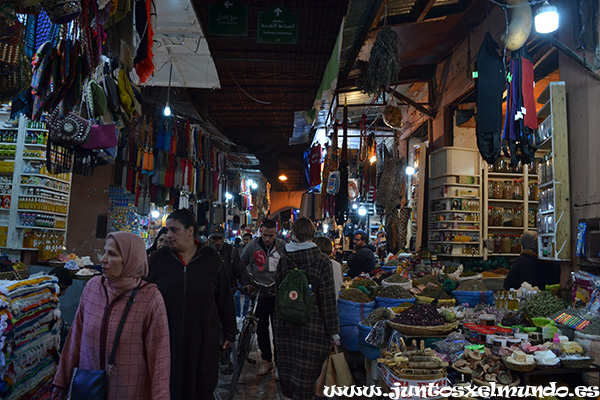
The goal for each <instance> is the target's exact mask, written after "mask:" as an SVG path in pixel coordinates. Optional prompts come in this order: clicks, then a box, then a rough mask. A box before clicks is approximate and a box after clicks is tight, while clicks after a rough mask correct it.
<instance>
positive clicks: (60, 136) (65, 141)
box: [48, 107, 92, 147]
mask: <svg viewBox="0 0 600 400" xmlns="http://www.w3.org/2000/svg"><path fill="white" fill-rule="evenodd" d="M58 113H59V107H57V108H56V109H55V110H54V112H53V113H52V114H51V115H50V118H49V119H48V123H49V126H50V140H52V141H53V142H54V143H57V144H59V145H61V146H66V147H73V146H81V145H84V144H86V143H87V142H89V140H90V129H91V128H92V124H91V123H90V121H88V120H87V119H84V118H81V117H80V116H79V115H77V114H75V113H72V112H69V113H68V114H67V115H66V116H64V117H63V118H60V117H59V116H58Z"/></svg>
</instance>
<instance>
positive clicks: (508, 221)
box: [502, 207, 513, 226]
mask: <svg viewBox="0 0 600 400" xmlns="http://www.w3.org/2000/svg"><path fill="white" fill-rule="evenodd" d="M512 214H513V210H512V208H508V207H507V208H505V209H504V212H503V213H502V226H513V216H512Z"/></svg>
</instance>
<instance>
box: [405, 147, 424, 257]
mask: <svg viewBox="0 0 600 400" xmlns="http://www.w3.org/2000/svg"><path fill="white" fill-rule="evenodd" d="M409 148H410V149H411V151H410V153H409V162H410V165H413V166H414V168H415V173H414V174H413V175H412V176H411V177H410V179H409V182H410V186H409V187H410V190H409V191H408V192H409V198H408V200H409V204H410V207H411V220H413V221H414V226H413V225H411V226H410V227H409V229H410V231H409V232H408V235H407V237H409V238H410V239H409V247H410V245H411V244H414V247H415V248H414V250H418V249H419V248H421V246H422V243H423V236H424V227H425V226H426V221H425V220H424V215H425V211H426V205H425V204H424V199H425V178H426V176H425V171H426V168H425V163H426V162H427V145H426V144H425V143H422V142H420V141H417V142H416V143H411V146H410V147H409ZM411 240H412V241H411Z"/></svg>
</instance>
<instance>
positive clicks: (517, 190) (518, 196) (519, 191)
mask: <svg viewBox="0 0 600 400" xmlns="http://www.w3.org/2000/svg"><path fill="white" fill-rule="evenodd" d="M513 185H514V193H513V199H515V200H523V181H514V182H513Z"/></svg>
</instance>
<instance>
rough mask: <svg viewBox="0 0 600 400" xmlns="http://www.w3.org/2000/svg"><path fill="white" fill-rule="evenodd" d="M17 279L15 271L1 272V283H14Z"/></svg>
mask: <svg viewBox="0 0 600 400" xmlns="http://www.w3.org/2000/svg"><path fill="white" fill-rule="evenodd" d="M15 279H17V278H16V277H15V271H8V272H0V281H14V280H15Z"/></svg>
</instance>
